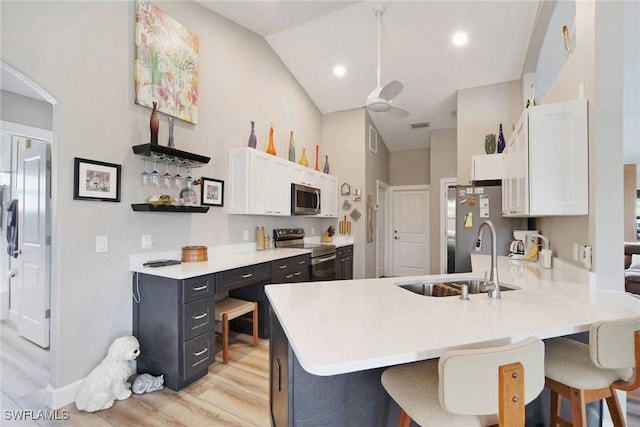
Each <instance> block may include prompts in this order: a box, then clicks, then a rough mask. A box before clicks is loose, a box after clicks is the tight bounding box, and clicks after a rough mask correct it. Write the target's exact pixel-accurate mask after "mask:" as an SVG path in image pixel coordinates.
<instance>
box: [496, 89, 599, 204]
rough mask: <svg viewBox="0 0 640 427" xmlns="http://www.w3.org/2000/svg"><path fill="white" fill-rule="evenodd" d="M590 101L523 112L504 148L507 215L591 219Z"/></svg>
mask: <svg viewBox="0 0 640 427" xmlns="http://www.w3.org/2000/svg"><path fill="white" fill-rule="evenodd" d="M587 132H588V123H587V101H586V100H577V101H569V102H561V103H555V104H546V105H540V106H537V107H531V108H528V109H526V110H525V111H524V113H523V114H522V116H521V117H520V120H519V121H518V124H517V125H516V129H515V131H514V132H513V134H512V136H511V138H509V142H508V143H507V147H506V149H505V160H506V169H507V171H506V178H505V179H503V181H502V185H503V216H513V217H527V216H529V217H537V216H562V215H587V214H588V206H589V184H588V177H589V161H588V135H587Z"/></svg>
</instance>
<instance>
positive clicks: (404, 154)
mask: <svg viewBox="0 0 640 427" xmlns="http://www.w3.org/2000/svg"><path fill="white" fill-rule="evenodd" d="M434 132H436V131H431V140H432V141H433V133H434ZM454 146H455V142H454ZM430 158H431V155H430V152H429V149H428V148H418V149H414V150H402V151H392V152H391V153H389V180H390V181H389V185H424V184H429V182H430V181H429V180H430V177H429V170H430V168H431V161H430Z"/></svg>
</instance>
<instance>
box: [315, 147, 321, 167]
mask: <svg viewBox="0 0 640 427" xmlns="http://www.w3.org/2000/svg"><path fill="white" fill-rule="evenodd" d="M319 154H320V146H319V145H316V167H315V169H316V170H317V171H319V170H320V169H319V168H318V155H319Z"/></svg>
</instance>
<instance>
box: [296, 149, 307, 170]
mask: <svg viewBox="0 0 640 427" xmlns="http://www.w3.org/2000/svg"><path fill="white" fill-rule="evenodd" d="M298 164H300V165H302V166H306V167H309V161H308V160H307V149H306V148H303V149H302V155H301V156H300V161H299V162H298Z"/></svg>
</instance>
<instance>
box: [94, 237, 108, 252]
mask: <svg viewBox="0 0 640 427" xmlns="http://www.w3.org/2000/svg"><path fill="white" fill-rule="evenodd" d="M108 251H109V236H96V252H108Z"/></svg>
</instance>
